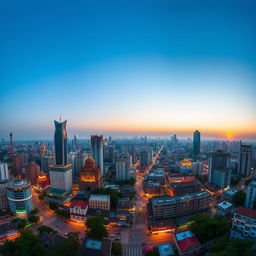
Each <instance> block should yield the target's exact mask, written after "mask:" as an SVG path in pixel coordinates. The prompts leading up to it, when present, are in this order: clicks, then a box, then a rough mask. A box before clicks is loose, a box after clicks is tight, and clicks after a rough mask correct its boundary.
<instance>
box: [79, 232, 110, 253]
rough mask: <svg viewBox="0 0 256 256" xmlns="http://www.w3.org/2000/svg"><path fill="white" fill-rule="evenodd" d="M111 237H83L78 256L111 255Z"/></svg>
mask: <svg viewBox="0 0 256 256" xmlns="http://www.w3.org/2000/svg"><path fill="white" fill-rule="evenodd" d="M111 248H112V240H111V239H97V240H96V239H91V238H87V237H86V238H85V239H84V240H83V243H82V245H81V247H80V249H79V253H78V255H79V256H84V255H86V256H111Z"/></svg>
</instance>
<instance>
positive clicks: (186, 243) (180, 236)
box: [174, 230, 201, 256]
mask: <svg viewBox="0 0 256 256" xmlns="http://www.w3.org/2000/svg"><path fill="white" fill-rule="evenodd" d="M174 242H175V244H176V247H177V249H178V252H179V255H181V256H194V255H198V254H199V252H200V249H201V245H200V243H199V241H198V239H197V238H196V237H195V236H194V235H193V233H192V232H191V231H190V230H184V231H180V232H176V233H175V235H174Z"/></svg>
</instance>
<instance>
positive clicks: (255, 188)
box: [245, 180, 256, 209]
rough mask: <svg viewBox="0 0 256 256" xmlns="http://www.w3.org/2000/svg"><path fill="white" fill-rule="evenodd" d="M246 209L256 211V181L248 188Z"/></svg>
mask: <svg viewBox="0 0 256 256" xmlns="http://www.w3.org/2000/svg"><path fill="white" fill-rule="evenodd" d="M245 207H246V208H251V209H255V208H256V181H254V180H253V181H251V182H250V183H249V185H248V187H247V191H246V199H245Z"/></svg>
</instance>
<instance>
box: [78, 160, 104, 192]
mask: <svg viewBox="0 0 256 256" xmlns="http://www.w3.org/2000/svg"><path fill="white" fill-rule="evenodd" d="M102 186H103V181H102V177H101V173H100V170H99V167H98V166H97V165H96V162H95V161H94V159H93V158H92V157H90V156H89V157H88V158H87V159H86V160H85V164H84V166H83V167H82V168H81V171H80V189H81V190H87V191H93V190H94V189H96V188H101V187H102Z"/></svg>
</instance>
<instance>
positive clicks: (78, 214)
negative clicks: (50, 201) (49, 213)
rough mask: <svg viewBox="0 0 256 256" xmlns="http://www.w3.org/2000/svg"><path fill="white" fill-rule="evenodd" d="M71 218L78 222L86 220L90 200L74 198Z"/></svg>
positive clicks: (70, 209) (71, 206)
mask: <svg viewBox="0 0 256 256" xmlns="http://www.w3.org/2000/svg"><path fill="white" fill-rule="evenodd" d="M69 211H70V219H71V220H74V221H77V222H86V219H87V218H86V213H87V211H88V202H84V201H81V200H73V201H72V202H71V205H70V208H69Z"/></svg>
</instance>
